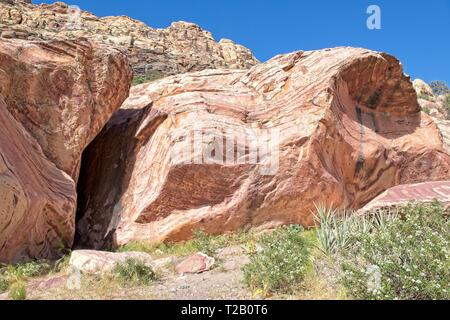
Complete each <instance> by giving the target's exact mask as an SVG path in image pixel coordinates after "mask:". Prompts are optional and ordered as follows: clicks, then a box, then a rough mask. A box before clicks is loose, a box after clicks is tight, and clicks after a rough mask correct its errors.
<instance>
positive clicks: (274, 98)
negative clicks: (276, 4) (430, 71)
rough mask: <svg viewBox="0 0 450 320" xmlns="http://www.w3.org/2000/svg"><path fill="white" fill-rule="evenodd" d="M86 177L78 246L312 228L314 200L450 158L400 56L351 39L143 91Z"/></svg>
mask: <svg viewBox="0 0 450 320" xmlns="http://www.w3.org/2000/svg"><path fill="white" fill-rule="evenodd" d="M255 149H256V150H257V152H256V156H255V153H254V152H252V151H253V150H255ZM82 173H83V179H82V180H80V184H79V188H78V190H79V197H80V198H79V208H78V210H79V211H78V217H79V223H78V227H77V233H78V242H79V245H80V246H87V247H93V248H102V247H105V246H118V245H123V244H125V243H127V242H130V241H134V240H145V241H152V242H160V241H179V240H185V239H188V238H190V237H191V236H192V232H193V230H195V229H202V230H204V231H206V232H208V233H212V234H220V233H225V232H229V231H234V230H238V229H241V228H257V229H268V228H273V227H276V226H279V225H283V224H290V223H296V224H302V225H305V226H310V225H312V224H313V220H314V218H313V215H314V209H315V205H316V204H322V203H323V204H326V205H329V206H338V207H348V208H355V209H358V208H361V207H362V206H364V205H365V204H366V203H368V202H369V201H370V200H371V199H373V198H374V197H376V196H377V195H378V194H380V193H381V192H383V191H384V190H386V189H387V188H390V187H392V186H396V185H399V184H406V183H415V182H422V181H436V180H444V181H445V180H448V179H449V178H450V157H449V155H448V154H447V153H446V152H445V150H444V148H443V143H442V137H441V135H440V134H439V131H438V129H437V127H436V125H435V124H434V122H433V121H432V120H431V118H430V117H429V116H427V115H426V114H424V113H422V112H421V111H420V107H419V104H418V102H417V95H416V92H415V90H414V88H413V86H412V83H411V81H410V79H409V78H408V77H406V76H405V75H404V74H403V70H402V67H401V64H400V63H399V62H398V61H397V60H396V59H395V58H394V57H392V56H389V55H387V54H383V53H377V52H373V51H369V50H365V49H356V48H348V47H344V48H336V49H327V50H320V51H310V52H295V53H292V54H287V55H281V56H277V57H275V58H273V59H272V60H270V61H268V62H267V63H264V64H261V65H258V66H255V67H253V68H252V69H251V70H250V71H240V70H215V71H214V70H208V71H202V72H197V73H190V74H183V75H178V76H173V77H169V78H166V79H163V80H160V81H157V82H155V83H152V84H145V85H141V86H136V87H133V88H132V90H131V94H130V97H129V98H128V99H127V100H126V102H125V103H124V105H123V106H122V108H121V109H120V110H119V111H118V112H117V113H116V114H115V115H114V117H113V118H112V120H111V121H110V122H109V123H108V124H107V126H106V127H105V129H104V130H103V131H102V133H101V134H100V135H99V136H98V137H97V138H96V139H95V141H94V142H93V143H92V145H91V146H90V147H89V149H88V150H87V151H86V154H85V157H84V161H83V168H82Z"/></svg>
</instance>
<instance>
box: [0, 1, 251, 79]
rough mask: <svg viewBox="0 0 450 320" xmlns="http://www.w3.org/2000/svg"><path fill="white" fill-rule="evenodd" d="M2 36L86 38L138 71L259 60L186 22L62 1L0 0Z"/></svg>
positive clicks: (241, 65) (236, 65)
mask: <svg viewBox="0 0 450 320" xmlns="http://www.w3.org/2000/svg"><path fill="white" fill-rule="evenodd" d="M0 21H1V22H0V34H1V37H3V38H21V39H44V40H54V39H61V40H66V39H74V38H78V37H86V38H89V39H91V40H93V41H95V42H98V43H101V44H106V45H109V46H112V47H115V48H116V49H119V50H121V51H122V52H124V53H126V54H127V55H128V56H129V58H130V61H131V63H132V65H133V69H134V72H135V74H136V75H154V74H155V73H157V74H160V75H172V74H178V73H184V72H189V71H198V70H203V69H208V68H236V69H246V68H249V67H251V66H253V65H255V64H256V63H258V61H257V60H256V59H255V58H254V57H253V55H252V53H251V52H250V50H248V49H247V48H245V47H243V46H241V45H237V44H235V43H233V42H232V41H231V40H226V39H223V40H221V41H220V42H216V41H215V40H214V39H213V37H212V35H211V33H210V32H208V31H205V30H202V29H201V28H200V27H199V26H197V25H195V24H192V23H187V22H175V23H173V24H172V25H171V26H170V27H168V28H166V29H153V28H150V27H148V26H147V25H145V24H144V23H142V22H140V21H137V20H133V19H131V18H129V17H126V16H121V17H104V18H98V17H96V16H94V15H93V14H91V13H89V12H86V11H80V10H79V9H78V8H77V7H73V6H68V5H67V4H65V3H62V2H56V3H54V4H51V5H47V4H41V5H39V6H37V5H29V4H17V3H16V4H15V5H14V6H11V5H8V4H2V3H0Z"/></svg>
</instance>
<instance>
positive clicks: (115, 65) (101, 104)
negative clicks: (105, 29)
mask: <svg viewBox="0 0 450 320" xmlns="http://www.w3.org/2000/svg"><path fill="white" fill-rule="evenodd" d="M131 77H132V71H131V68H130V66H129V63H128V61H127V58H126V57H125V56H124V55H123V54H122V53H120V52H118V51H116V50H113V49H108V48H106V47H101V46H99V45H93V44H92V43H90V42H88V41H86V40H83V39H80V40H77V41H49V42H30V41H25V40H0V121H1V125H0V262H16V261H21V260H24V259H29V258H33V259H49V258H53V257H55V256H57V255H58V253H59V252H60V251H61V250H62V249H63V248H65V247H66V248H67V247H69V248H70V247H71V246H72V243H73V239H74V230H75V210H76V181H77V178H78V173H79V165H80V160H81V154H82V152H83V150H84V148H85V147H86V146H87V145H88V144H89V143H90V142H91V141H92V139H94V137H95V136H96V135H97V133H98V132H99V131H100V130H101V129H102V127H103V126H104V124H105V123H106V122H107V121H108V120H109V118H110V116H111V115H112V114H113V112H114V111H115V110H116V109H117V108H118V107H119V106H120V105H121V103H122V102H123V101H124V100H125V98H126V97H127V95H128V92H129V88H130V82H131Z"/></svg>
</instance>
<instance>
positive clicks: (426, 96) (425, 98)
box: [417, 93, 434, 101]
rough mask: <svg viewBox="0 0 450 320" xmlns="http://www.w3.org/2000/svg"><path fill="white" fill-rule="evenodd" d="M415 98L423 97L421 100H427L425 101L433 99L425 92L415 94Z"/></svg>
mask: <svg viewBox="0 0 450 320" xmlns="http://www.w3.org/2000/svg"><path fill="white" fill-rule="evenodd" d="M417 99H423V100H427V101H434V98H433V97H432V96H430V95H428V94H425V93H421V94H419V95H417Z"/></svg>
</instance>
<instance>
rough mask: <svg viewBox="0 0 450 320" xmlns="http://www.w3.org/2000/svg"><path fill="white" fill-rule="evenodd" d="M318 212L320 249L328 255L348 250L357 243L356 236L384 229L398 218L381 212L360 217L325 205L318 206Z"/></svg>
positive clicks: (348, 211)
mask: <svg viewBox="0 0 450 320" xmlns="http://www.w3.org/2000/svg"><path fill="white" fill-rule="evenodd" d="M316 211H317V213H316V214H315V218H316V227H317V228H316V233H317V239H318V242H319V248H320V249H321V250H322V251H323V252H324V253H325V254H327V255H331V254H335V253H337V252H338V251H340V250H345V249H348V248H349V247H350V246H351V245H352V244H353V243H354V242H355V235H361V234H367V233H369V232H371V231H372V230H374V229H382V228H384V227H385V225H386V224H387V222H388V221H389V220H391V219H393V218H396V215H394V214H386V213H384V212H381V211H377V212H376V213H374V214H370V215H359V214H356V213H354V212H352V211H350V210H345V209H343V210H338V209H333V208H327V207H326V206H325V205H316Z"/></svg>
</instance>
